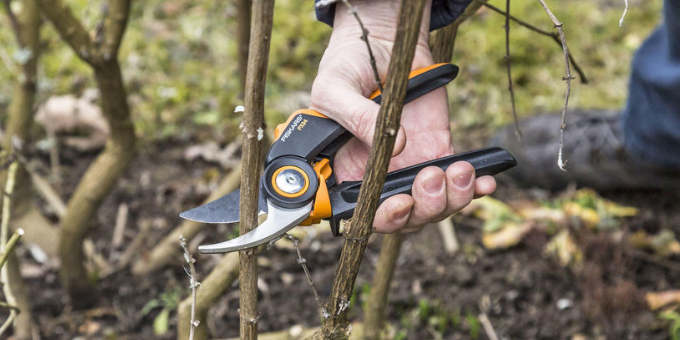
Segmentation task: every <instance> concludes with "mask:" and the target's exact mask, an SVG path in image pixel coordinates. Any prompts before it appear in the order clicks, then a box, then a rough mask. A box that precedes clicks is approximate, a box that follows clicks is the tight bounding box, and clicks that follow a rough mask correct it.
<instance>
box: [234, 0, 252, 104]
mask: <svg viewBox="0 0 680 340" xmlns="http://www.w3.org/2000/svg"><path fill="white" fill-rule="evenodd" d="M250 8H251V0H237V2H236V12H237V13H238V19H237V20H238V27H237V29H236V35H237V36H238V71H239V79H240V80H241V91H244V89H245V88H246V70H247V69H248V48H249V47H250V15H251V10H250Z"/></svg>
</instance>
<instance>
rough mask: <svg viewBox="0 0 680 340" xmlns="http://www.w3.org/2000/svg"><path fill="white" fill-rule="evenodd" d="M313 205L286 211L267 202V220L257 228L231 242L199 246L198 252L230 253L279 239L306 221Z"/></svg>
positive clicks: (309, 204)
mask: <svg viewBox="0 0 680 340" xmlns="http://www.w3.org/2000/svg"><path fill="white" fill-rule="evenodd" d="M312 205H313V203H312V202H310V203H308V204H307V205H305V206H303V207H300V208H295V209H285V208H279V207H278V206H276V205H274V204H272V203H271V201H269V200H267V210H268V211H269V213H268V214H267V219H266V220H265V221H264V222H262V224H260V225H259V226H257V228H255V229H253V230H251V231H250V232H248V233H246V234H243V235H241V236H239V237H237V238H235V239H231V240H229V241H225V242H221V243H216V244H206V245H201V246H198V252H199V253H201V254H219V253H228V252H232V251H237V250H243V249H247V248H251V247H256V246H259V245H261V244H265V243H267V242H269V241H271V240H275V239H278V238H279V237H281V236H283V234H285V233H286V232H287V231H288V230H291V229H293V228H294V227H295V226H297V225H298V224H299V223H300V222H302V221H304V220H305V219H306V218H307V217H308V216H309V214H310V213H311V212H312Z"/></svg>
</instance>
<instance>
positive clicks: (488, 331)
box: [478, 313, 498, 340]
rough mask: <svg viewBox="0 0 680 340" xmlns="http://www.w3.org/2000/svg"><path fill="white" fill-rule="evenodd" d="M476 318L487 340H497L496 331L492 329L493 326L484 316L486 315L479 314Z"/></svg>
mask: <svg viewBox="0 0 680 340" xmlns="http://www.w3.org/2000/svg"><path fill="white" fill-rule="evenodd" d="M478 318H479V322H480V323H481V324H482V327H483V328H484V332H486V336H488V337H489V340H498V335H496V331H495V330H494V329H493V325H492V324H491V321H490V320H489V317H488V316H486V313H481V314H479V316H478Z"/></svg>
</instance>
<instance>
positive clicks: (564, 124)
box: [538, 0, 574, 171]
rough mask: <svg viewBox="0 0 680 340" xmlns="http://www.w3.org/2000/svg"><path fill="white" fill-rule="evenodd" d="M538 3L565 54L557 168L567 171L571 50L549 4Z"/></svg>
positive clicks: (571, 77)
mask: <svg viewBox="0 0 680 340" xmlns="http://www.w3.org/2000/svg"><path fill="white" fill-rule="evenodd" d="M538 2H539V3H540V4H541V6H543V9H544V10H545V12H546V13H547V14H548V17H550V20H551V21H552V22H553V24H554V25H555V28H556V29H557V32H558V33H559V37H560V43H561V44H562V51H563V52H564V65H565V70H564V73H565V76H564V78H562V79H563V80H564V81H565V82H566V83H567V88H566V91H565V94H564V106H563V108H562V118H561V122H560V141H559V149H558V151H557V166H558V167H559V168H560V170H562V171H567V161H566V160H565V159H564V132H565V131H566V129H567V109H568V107H569V96H570V95H571V80H572V79H573V78H574V77H573V76H572V75H571V65H570V63H569V48H568V47H567V39H566V38H565V36H564V27H563V26H564V25H562V23H561V22H560V21H559V20H558V19H557V17H556V16H555V14H553V12H552V11H551V10H550V8H549V7H548V4H546V2H545V1H544V0H538Z"/></svg>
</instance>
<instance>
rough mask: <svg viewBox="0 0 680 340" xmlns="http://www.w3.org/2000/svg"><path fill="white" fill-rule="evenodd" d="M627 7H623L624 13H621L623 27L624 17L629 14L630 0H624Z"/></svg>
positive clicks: (620, 20) (621, 25)
mask: <svg viewBox="0 0 680 340" xmlns="http://www.w3.org/2000/svg"><path fill="white" fill-rule="evenodd" d="M623 3H624V5H625V7H624V8H623V13H621V19H619V27H623V19H625V18H626V14H628V0H623Z"/></svg>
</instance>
